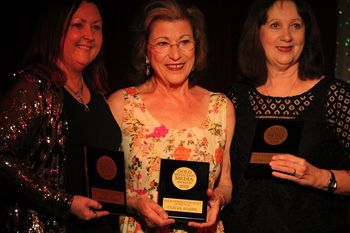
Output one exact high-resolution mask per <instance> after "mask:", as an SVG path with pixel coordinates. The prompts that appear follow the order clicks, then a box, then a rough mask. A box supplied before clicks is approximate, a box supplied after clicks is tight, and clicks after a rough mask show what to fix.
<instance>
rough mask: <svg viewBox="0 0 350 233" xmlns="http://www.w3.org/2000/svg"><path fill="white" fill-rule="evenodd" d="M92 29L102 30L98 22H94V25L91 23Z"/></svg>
mask: <svg viewBox="0 0 350 233" xmlns="http://www.w3.org/2000/svg"><path fill="white" fill-rule="evenodd" d="M92 29H93V30H94V31H101V30H102V26H101V25H99V24H94V25H92Z"/></svg>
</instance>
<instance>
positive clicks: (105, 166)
mask: <svg viewBox="0 0 350 233" xmlns="http://www.w3.org/2000/svg"><path fill="white" fill-rule="evenodd" d="M96 170H97V172H98V174H99V175H100V176H101V177H102V178H103V179H105V180H113V179H114V178H115V177H116V175H117V165H116V164H115V162H114V161H113V159H112V158H110V157H109V156H106V155H103V156H101V157H100V158H99V159H98V160H97V163H96Z"/></svg>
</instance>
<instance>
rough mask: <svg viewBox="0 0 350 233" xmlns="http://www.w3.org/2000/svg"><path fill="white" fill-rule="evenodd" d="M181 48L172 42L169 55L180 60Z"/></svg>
mask: <svg viewBox="0 0 350 233" xmlns="http://www.w3.org/2000/svg"><path fill="white" fill-rule="evenodd" d="M179 50H180V48H179V46H178V45H177V44H172V45H171V46H170V48H169V52H168V56H169V57H170V58H171V59H173V60H175V61H176V60H179V59H180V57H181V53H180V52H179Z"/></svg>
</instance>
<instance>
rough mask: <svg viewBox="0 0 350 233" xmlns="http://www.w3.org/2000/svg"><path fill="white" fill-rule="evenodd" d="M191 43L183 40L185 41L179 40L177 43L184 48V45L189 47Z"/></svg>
mask: <svg viewBox="0 0 350 233" xmlns="http://www.w3.org/2000/svg"><path fill="white" fill-rule="evenodd" d="M191 43H192V41H191V40H189V39H185V40H181V41H179V45H180V46H183V45H184V46H186V45H189V44H191Z"/></svg>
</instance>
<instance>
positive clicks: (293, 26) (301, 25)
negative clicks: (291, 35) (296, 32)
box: [291, 23, 303, 29]
mask: <svg viewBox="0 0 350 233" xmlns="http://www.w3.org/2000/svg"><path fill="white" fill-rule="evenodd" d="M291 26H292V28H294V29H301V28H302V27H303V24H302V23H293V24H292V25H291Z"/></svg>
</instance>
